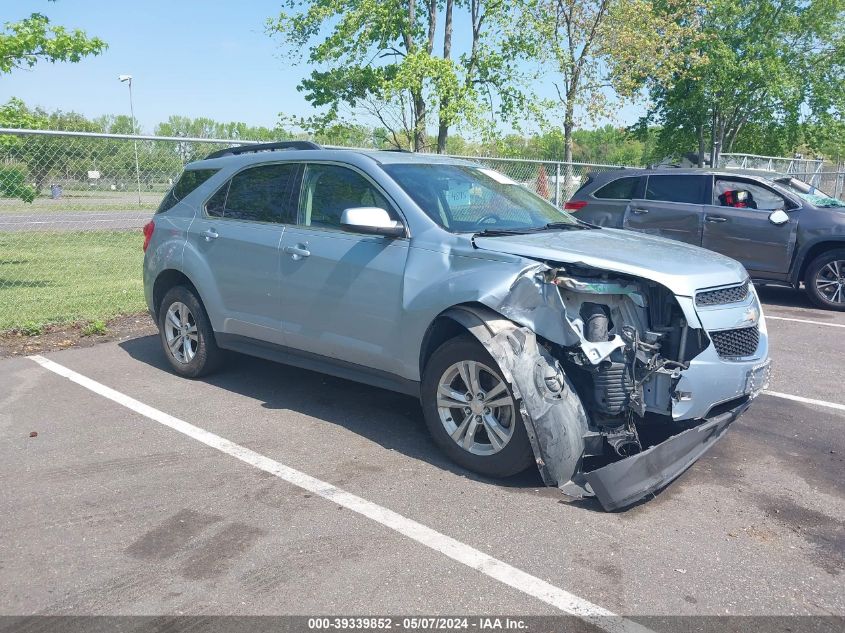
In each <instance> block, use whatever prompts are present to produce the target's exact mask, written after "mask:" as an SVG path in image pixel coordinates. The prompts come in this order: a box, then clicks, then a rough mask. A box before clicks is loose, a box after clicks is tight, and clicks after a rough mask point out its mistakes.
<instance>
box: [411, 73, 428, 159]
mask: <svg viewBox="0 0 845 633" xmlns="http://www.w3.org/2000/svg"><path fill="white" fill-rule="evenodd" d="M413 98H414V138H413V141H414V146H413V148H412V149H413V151H415V152H421V151H422V150H424V149H425V99H424V98H423V94H422V88H420V90H415V91H414V92H413Z"/></svg>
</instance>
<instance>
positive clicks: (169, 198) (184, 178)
mask: <svg viewBox="0 0 845 633" xmlns="http://www.w3.org/2000/svg"><path fill="white" fill-rule="evenodd" d="M217 172H218V170H217V169H188V170H186V171H183V172H182V175H181V176H179V180H177V181H176V184H175V185H173V187H171V188H170V191H168V192H167V195H166V196H165V197H164V200H162V201H161V204H160V205H159V206H158V209H157V210H156V213H164V212H165V211H167V210H168V209H170V208H172V207H174V206H175V205H176V203H177V202H179V201H180V200H182V199H183V198H184V197H185V196H187V195H188V194H189V193H191V192H192V191H193V190H194V189H196V188H197V187H199V186H200V185H201V184H202V183H204V182H205V181H206V180H208V179H209V178H211V177H212V176H213V175H214V174H216V173H217Z"/></svg>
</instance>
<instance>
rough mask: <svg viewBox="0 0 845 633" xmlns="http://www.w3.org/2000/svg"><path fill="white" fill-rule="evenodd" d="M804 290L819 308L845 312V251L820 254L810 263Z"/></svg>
mask: <svg viewBox="0 0 845 633" xmlns="http://www.w3.org/2000/svg"><path fill="white" fill-rule="evenodd" d="M804 289H805V290H806V292H807V295H808V296H809V297H810V300H812V302H813V303H815V304H816V305H817V306H819V307H820V308H826V309H828V310H839V311H845V249H838V250H833V251H828V252H826V253H822V254H821V255H819V256H818V257H816V258H815V259H814V260H813V261H812V262H810V265H809V266H807V272H806V274H805V276H804Z"/></svg>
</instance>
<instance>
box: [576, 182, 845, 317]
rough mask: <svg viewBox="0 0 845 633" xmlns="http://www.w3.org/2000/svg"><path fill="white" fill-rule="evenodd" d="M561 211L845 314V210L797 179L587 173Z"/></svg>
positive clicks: (840, 204)
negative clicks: (676, 244)
mask: <svg viewBox="0 0 845 633" xmlns="http://www.w3.org/2000/svg"><path fill="white" fill-rule="evenodd" d="M565 208H566V209H567V210H568V211H570V212H572V213H575V214H576V216H577V217H578V218H579V219H582V220H585V221H586V222H590V223H592V224H596V225H599V226H607V227H615V228H621V229H630V230H633V231H640V232H643V233H649V234H652V235H660V236H663V237H668V238H671V239H674V240H679V241H681V242H686V243H688V244H694V245H696V246H703V247H704V248H707V249H710V250H713V251H716V252H718V253H722V254H724V255H728V256H729V257H733V258H734V259H736V260H738V261H740V262H741V263H742V264H743V265H744V266H745V268H746V269H747V270H748V272H749V274H750V275H751V277H752V278H753V279H754V280H755V281H757V282H765V283H777V284H788V285H790V286H792V287H794V288H799V287H800V285H801V283H802V282H803V284H804V289H805V290H806V292H807V295H808V296H809V297H810V299H811V300H812V301H813V302H814V303H815V304H816V305H818V306H820V307H822V308H827V309H831V310H845V202H843V201H841V200H837V199H835V198H832V197H831V196H828V195H827V194H825V193H824V192H821V191H819V190H818V189H816V188H814V187H812V186H811V185H808V184H807V183H804V182H802V181H800V180H798V179H796V178H794V177H791V176H788V175H783V174H774V173H769V174H765V175H761V174H759V173H744V172H742V173H740V172H732V171H711V170H703V169H695V168H690V169H672V168H665V169H621V170H615V171H608V172H601V173H591V174H589V176H588V178H587V180H586V182H585V183H584V184H583V185H582V186H581V188H580V189H578V191H576V192H575V194H574V195H573V196H572V198H571V199H570V200H569V201H568V202H567V203H566V205H565Z"/></svg>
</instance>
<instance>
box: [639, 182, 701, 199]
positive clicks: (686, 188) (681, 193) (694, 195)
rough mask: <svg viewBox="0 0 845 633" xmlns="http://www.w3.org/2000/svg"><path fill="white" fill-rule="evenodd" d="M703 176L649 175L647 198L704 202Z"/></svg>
mask: <svg viewBox="0 0 845 633" xmlns="http://www.w3.org/2000/svg"><path fill="white" fill-rule="evenodd" d="M704 182H705V181H704V177H703V176H649V177H648V186H647V187H646V192H645V197H646V200H662V201H664V202H687V203H690V204H704Z"/></svg>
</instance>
